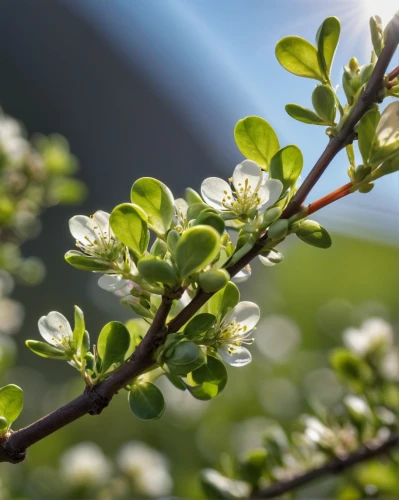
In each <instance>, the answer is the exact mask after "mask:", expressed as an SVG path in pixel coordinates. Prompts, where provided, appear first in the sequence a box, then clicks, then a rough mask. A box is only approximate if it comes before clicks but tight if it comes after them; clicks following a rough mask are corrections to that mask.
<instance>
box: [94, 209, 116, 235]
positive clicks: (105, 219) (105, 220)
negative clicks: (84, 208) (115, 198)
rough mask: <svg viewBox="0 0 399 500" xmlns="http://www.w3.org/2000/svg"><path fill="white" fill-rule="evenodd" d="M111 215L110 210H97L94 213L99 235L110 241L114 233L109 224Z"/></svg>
mask: <svg viewBox="0 0 399 500" xmlns="http://www.w3.org/2000/svg"><path fill="white" fill-rule="evenodd" d="M109 217H110V214H109V213H108V212H104V211H103V210H97V212H96V213H95V214H94V215H93V220H94V222H95V230H96V232H97V234H98V236H99V237H100V238H102V239H104V240H105V241H109V239H110V237H111V236H113V235H114V233H113V231H112V229H111V226H110V224H109Z"/></svg>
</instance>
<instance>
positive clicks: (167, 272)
mask: <svg viewBox="0 0 399 500" xmlns="http://www.w3.org/2000/svg"><path fill="white" fill-rule="evenodd" d="M137 267H138V270H139V273H140V274H141V276H143V278H145V279H146V280H147V281H149V282H150V283H152V282H159V283H164V284H166V285H168V286H170V287H172V288H173V287H175V286H176V285H177V284H178V283H179V278H178V276H177V274H176V271H175V269H174V268H173V267H172V266H171V265H170V264H169V263H168V262H166V261H164V260H162V259H160V258H159V257H154V256H152V255H149V256H148V257H143V258H142V259H140V260H139V262H138V266H137Z"/></svg>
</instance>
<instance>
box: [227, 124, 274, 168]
mask: <svg viewBox="0 0 399 500" xmlns="http://www.w3.org/2000/svg"><path fill="white" fill-rule="evenodd" d="M234 139H235V141H236V143H237V146H238V149H239V150H240V151H241V153H242V154H243V155H244V156H245V157H246V158H248V159H249V160H253V161H255V162H256V163H257V164H258V165H259V166H260V167H261V168H263V169H265V170H267V169H268V168H269V165H270V160H271V159H272V157H273V156H274V155H275V154H276V152H277V151H278V150H279V149H280V144H279V142H278V138H277V135H276V132H275V131H274V130H273V128H272V127H271V125H269V123H267V121H266V120H264V119H263V118H260V117H259V116H247V117H246V118H243V119H242V120H239V121H238V122H237V124H236V126H235V129H234Z"/></svg>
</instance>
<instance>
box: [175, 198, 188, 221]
mask: <svg viewBox="0 0 399 500" xmlns="http://www.w3.org/2000/svg"><path fill="white" fill-rule="evenodd" d="M175 208H176V211H177V213H178V214H182V215H183V217H185V216H186V214H187V209H188V203H187V202H186V200H185V199H184V198H176V200H175Z"/></svg>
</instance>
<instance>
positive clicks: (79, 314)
mask: <svg viewBox="0 0 399 500" xmlns="http://www.w3.org/2000/svg"><path fill="white" fill-rule="evenodd" d="M84 333H85V319H84V315H83V311H82V310H81V309H80V308H79V307H78V306H75V328H74V329H73V343H74V346H75V349H76V350H79V349H81V347H82V342H83V336H84Z"/></svg>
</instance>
